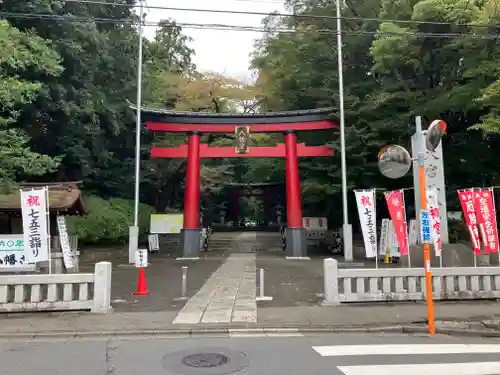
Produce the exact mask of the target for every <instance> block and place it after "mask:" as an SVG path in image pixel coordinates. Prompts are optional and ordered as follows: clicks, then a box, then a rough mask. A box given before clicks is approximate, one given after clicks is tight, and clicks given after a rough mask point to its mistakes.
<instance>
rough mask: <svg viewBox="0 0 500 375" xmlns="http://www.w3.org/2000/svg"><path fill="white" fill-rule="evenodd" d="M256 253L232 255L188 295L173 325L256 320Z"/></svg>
mask: <svg viewBox="0 0 500 375" xmlns="http://www.w3.org/2000/svg"><path fill="white" fill-rule="evenodd" d="M255 272H256V269H255V254H233V255H231V256H229V258H227V260H226V261H225V263H224V264H223V265H222V266H221V267H220V268H219V269H218V270H217V271H215V272H214V273H213V275H212V276H211V277H210V278H209V279H208V281H207V282H206V283H205V285H203V287H202V288H201V289H200V290H199V291H198V292H197V293H196V294H195V295H194V296H193V297H192V298H190V299H189V300H188V301H187V303H186V304H185V306H184V307H183V308H182V310H181V311H180V312H179V314H178V315H177V317H176V318H175V320H174V324H198V323H230V322H235V323H237V322H246V323H255V322H256V321H257V304H256V302H255V297H256V275H255Z"/></svg>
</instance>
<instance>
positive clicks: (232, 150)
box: [141, 108, 337, 258]
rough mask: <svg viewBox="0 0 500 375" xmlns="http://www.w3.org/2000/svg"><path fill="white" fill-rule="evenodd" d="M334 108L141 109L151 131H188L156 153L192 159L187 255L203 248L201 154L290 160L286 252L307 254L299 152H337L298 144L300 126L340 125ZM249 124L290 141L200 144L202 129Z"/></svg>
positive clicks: (306, 154) (232, 131) (223, 129)
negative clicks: (256, 111)
mask: <svg viewBox="0 0 500 375" xmlns="http://www.w3.org/2000/svg"><path fill="white" fill-rule="evenodd" d="M332 112H333V110H332V108H319V109H314V110H305V111H291V112H274V113H273V112H271V113H262V114H261V113H259V114H219V113H198V112H175V111H170V110H154V109H147V108H145V109H142V110H141V116H142V119H143V121H145V122H146V125H147V128H148V130H150V131H155V132H156V131H159V132H167V133H187V134H188V144H187V146H186V145H181V146H178V147H168V148H164V147H163V148H162V147H153V148H152V149H151V158H187V161H188V162H187V173H186V192H185V200H184V229H183V231H182V235H181V248H182V257H183V258H198V257H199V252H200V218H199V215H200V159H201V158H238V157H240V158H241V157H250V158H251V157H266V158H285V160H286V205H287V207H286V208H287V222H288V228H287V247H286V248H287V251H286V255H287V256H289V257H305V256H307V244H306V240H305V236H304V229H303V228H302V206H301V198H300V180H299V163H298V158H299V157H326V156H332V155H333V151H334V150H333V148H332V147H330V146H306V145H305V144H303V143H297V134H296V132H297V131H317V130H328V129H334V128H337V123H336V122H335V121H333V120H332V119H331V114H332ZM242 127H244V128H245V129H246V130H245V131H246V132H248V134H251V133H277V132H280V133H284V138H285V143H284V144H277V145H276V146H266V147H253V146H252V147H249V148H248V147H247V148H246V149H245V150H244V151H243V152H241V150H238V148H237V147H211V146H209V145H207V144H201V143H200V135H201V134H202V133H209V134H210V133H219V134H220V133H226V134H229V133H230V134H235V132H236V130H237V129H239V128H242Z"/></svg>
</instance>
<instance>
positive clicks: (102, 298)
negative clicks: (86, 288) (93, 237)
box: [91, 262, 112, 314]
mask: <svg viewBox="0 0 500 375" xmlns="http://www.w3.org/2000/svg"><path fill="white" fill-rule="evenodd" d="M94 272H95V279H94V299H93V303H92V309H91V312H93V313H101V314H105V313H108V312H110V311H112V307H111V262H99V263H96V265H95V271H94Z"/></svg>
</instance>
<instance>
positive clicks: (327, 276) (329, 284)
mask: <svg viewBox="0 0 500 375" xmlns="http://www.w3.org/2000/svg"><path fill="white" fill-rule="evenodd" d="M338 276H339V268H338V262H337V261H336V260H335V259H332V258H327V259H325V260H323V282H324V293H325V301H324V303H323V305H325V306H338V305H340V297H339V277H338Z"/></svg>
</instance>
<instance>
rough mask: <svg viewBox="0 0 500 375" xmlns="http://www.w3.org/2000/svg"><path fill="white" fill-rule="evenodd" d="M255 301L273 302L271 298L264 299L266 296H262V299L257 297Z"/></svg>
mask: <svg viewBox="0 0 500 375" xmlns="http://www.w3.org/2000/svg"><path fill="white" fill-rule="evenodd" d="M255 300H256V301H272V300H273V297H266V296H263V297H260V296H259V297H257V298H255Z"/></svg>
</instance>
